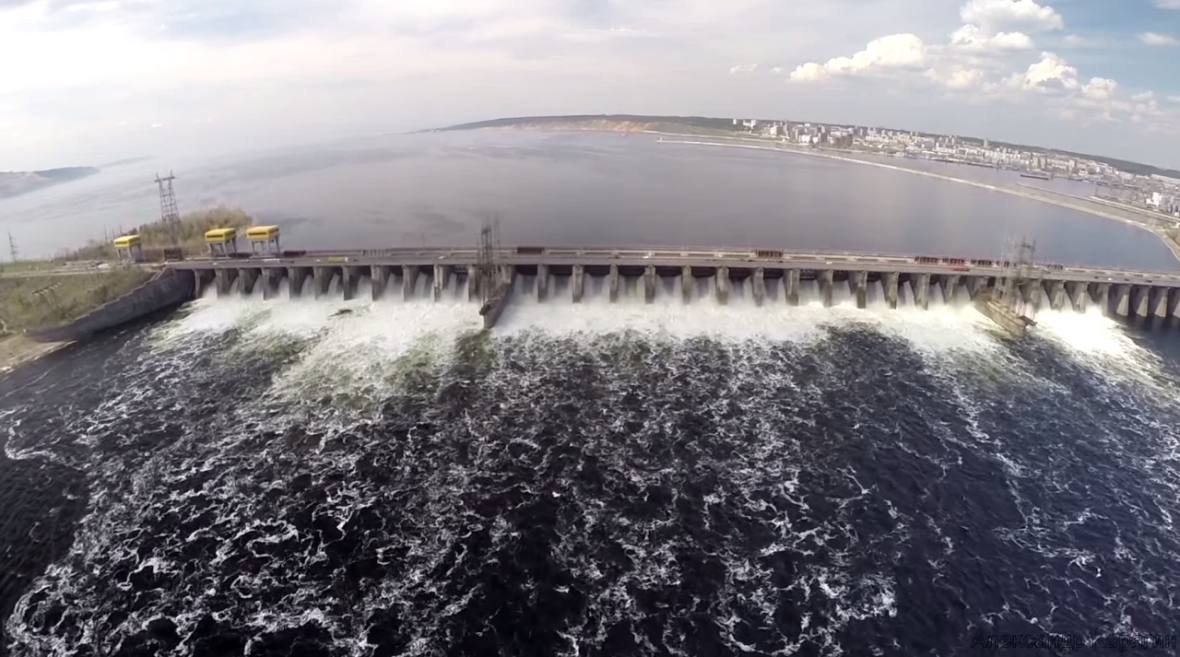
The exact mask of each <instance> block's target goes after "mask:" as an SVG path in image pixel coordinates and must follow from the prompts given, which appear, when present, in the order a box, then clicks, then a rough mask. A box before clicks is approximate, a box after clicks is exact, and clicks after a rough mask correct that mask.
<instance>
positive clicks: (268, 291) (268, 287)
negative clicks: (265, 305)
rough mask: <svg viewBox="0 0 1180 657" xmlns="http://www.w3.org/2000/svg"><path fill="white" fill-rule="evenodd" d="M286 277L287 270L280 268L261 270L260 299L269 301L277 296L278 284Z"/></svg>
mask: <svg viewBox="0 0 1180 657" xmlns="http://www.w3.org/2000/svg"><path fill="white" fill-rule="evenodd" d="M286 275H287V270H285V269H283V268H281V267H275V268H272V269H264V270H262V298H263V300H266V301H270V300H271V299H274V298H276V297H278V296H279V284H280V283H282V281H283V277H284V276H286Z"/></svg>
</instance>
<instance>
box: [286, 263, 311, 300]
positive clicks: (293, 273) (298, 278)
mask: <svg viewBox="0 0 1180 657" xmlns="http://www.w3.org/2000/svg"><path fill="white" fill-rule="evenodd" d="M287 281H288V282H289V284H288V287H289V288H290V289H291V298H292V299H298V298H299V297H301V296H303V287H304V285H305V284H306V283H307V268H306V267H288V268H287Z"/></svg>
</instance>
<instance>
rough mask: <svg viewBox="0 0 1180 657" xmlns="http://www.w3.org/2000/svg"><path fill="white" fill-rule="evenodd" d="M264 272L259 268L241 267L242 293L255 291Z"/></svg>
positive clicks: (240, 286) (239, 273)
mask: <svg viewBox="0 0 1180 657" xmlns="http://www.w3.org/2000/svg"><path fill="white" fill-rule="evenodd" d="M261 273H262V272H260V271H258V270H257V269H239V270H238V280H239V281H240V282H241V283H240V285H239V289H240V290H241V291H242V294H251V293H253V292H254V286H255V284H257V283H258V276H259V274H261Z"/></svg>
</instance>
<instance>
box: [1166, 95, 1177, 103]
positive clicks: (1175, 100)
mask: <svg viewBox="0 0 1180 657" xmlns="http://www.w3.org/2000/svg"><path fill="white" fill-rule="evenodd" d="M1168 100H1170V101H1172V102H1173V103H1180V96H1168Z"/></svg>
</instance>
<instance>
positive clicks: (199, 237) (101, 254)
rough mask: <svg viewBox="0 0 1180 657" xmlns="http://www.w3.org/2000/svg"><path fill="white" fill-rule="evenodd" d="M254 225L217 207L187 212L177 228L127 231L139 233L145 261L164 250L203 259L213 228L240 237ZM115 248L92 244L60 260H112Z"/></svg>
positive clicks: (164, 226) (103, 243) (235, 212)
mask: <svg viewBox="0 0 1180 657" xmlns="http://www.w3.org/2000/svg"><path fill="white" fill-rule="evenodd" d="M252 224H253V219H252V218H251V217H250V215H248V214H246V212H245V211H244V210H239V209H236V208H226V207H217V208H213V209H210V210H199V211H196V212H190V213H188V214H186V215H184V216H183V217H181V218H180V223H179V224H178V225H177V226H170V225H168V224H165V223H164V222H162V221H154V222H152V223H149V224H144V225H142V226H136V227H133V228H131V229H129V230H127V231H126V233H127V234H133V233H138V234H139V236H140V238H141V239H142V243H143V251H144V255H145V256H146V257H147V259H148V260H153V261H158V260H162V259H163V252H164V249H166V248H171V247H174V246H176V247H179V248H181V249H183V250H184V253H185V255H202V254H204V253H206V252H207V248H208V247H207V246H206V245H205V232H206V231H209V230H211V229H213V228H236V229H238V232H239V234H240V233H242V232H243V231H244V230H245V229H246V228H249V227H250V226H251V225H252ZM115 255H116V254H115V247H114V245H113V244H111V243H110V242H109V241H100V240H91V241H90V243H88V244H87V245H86V246H84V247H82V248H80V249H77V250H75V251H70V252H68V253H66V254H63V256H62V258H61V259H62V260H66V261H77V260H114V259H115Z"/></svg>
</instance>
